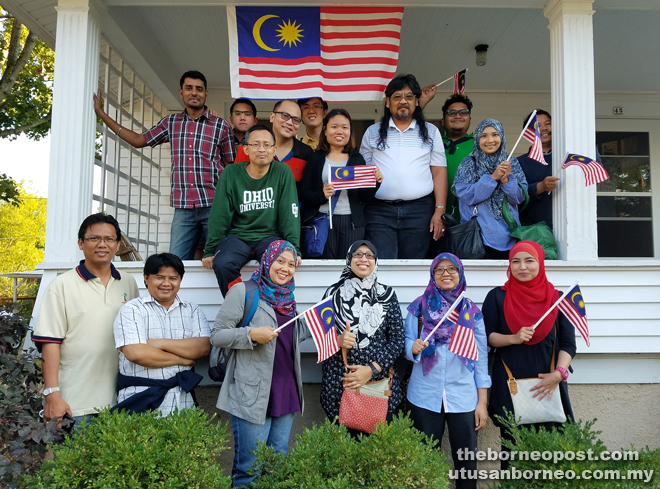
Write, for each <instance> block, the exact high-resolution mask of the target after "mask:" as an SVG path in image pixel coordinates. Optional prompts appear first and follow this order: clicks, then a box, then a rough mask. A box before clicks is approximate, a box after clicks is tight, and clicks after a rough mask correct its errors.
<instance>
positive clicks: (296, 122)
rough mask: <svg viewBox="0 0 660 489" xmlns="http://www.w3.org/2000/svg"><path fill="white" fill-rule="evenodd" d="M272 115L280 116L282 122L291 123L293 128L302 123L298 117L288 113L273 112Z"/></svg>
mask: <svg viewBox="0 0 660 489" xmlns="http://www.w3.org/2000/svg"><path fill="white" fill-rule="evenodd" d="M273 114H280V117H281V118H282V120H283V121H284V122H286V121H291V122H292V123H293V125H294V126H299V125H300V123H301V122H302V119H301V118H300V117H295V116H293V115H291V114H289V113H288V112H273Z"/></svg>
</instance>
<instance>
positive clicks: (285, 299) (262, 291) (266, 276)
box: [250, 239, 298, 317]
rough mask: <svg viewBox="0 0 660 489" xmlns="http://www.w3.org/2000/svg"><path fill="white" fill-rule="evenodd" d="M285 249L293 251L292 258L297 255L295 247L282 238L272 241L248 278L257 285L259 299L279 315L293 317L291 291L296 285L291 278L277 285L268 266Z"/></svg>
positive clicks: (293, 306) (294, 312)
mask: <svg viewBox="0 0 660 489" xmlns="http://www.w3.org/2000/svg"><path fill="white" fill-rule="evenodd" d="M285 251H290V252H291V253H293V258H294V259H296V258H297V257H298V254H297V253H296V248H295V247H294V246H293V245H292V244H291V243H289V242H288V241H284V240H282V239H278V240H277V241H273V242H272V243H271V244H270V246H268V248H267V249H266V251H265V252H264V254H263V256H262V257H261V263H260V264H259V268H257V269H256V270H255V271H254V273H253V274H252V277H250V280H254V281H255V282H257V285H258V286H259V299H261V300H262V301H264V302H265V303H266V304H268V305H269V306H270V307H272V308H273V309H274V310H275V311H277V312H278V313H280V314H281V315H283V316H288V317H294V316H295V315H296V299H295V298H294V297H293V291H294V290H295V288H296V285H295V283H294V281H293V278H291V280H289V281H288V282H287V283H285V284H284V285H277V284H276V283H275V282H273V281H272V279H271V278H270V267H271V266H272V265H273V263H275V260H277V258H278V257H279V256H280V255H281V254H282V253H284V252H285Z"/></svg>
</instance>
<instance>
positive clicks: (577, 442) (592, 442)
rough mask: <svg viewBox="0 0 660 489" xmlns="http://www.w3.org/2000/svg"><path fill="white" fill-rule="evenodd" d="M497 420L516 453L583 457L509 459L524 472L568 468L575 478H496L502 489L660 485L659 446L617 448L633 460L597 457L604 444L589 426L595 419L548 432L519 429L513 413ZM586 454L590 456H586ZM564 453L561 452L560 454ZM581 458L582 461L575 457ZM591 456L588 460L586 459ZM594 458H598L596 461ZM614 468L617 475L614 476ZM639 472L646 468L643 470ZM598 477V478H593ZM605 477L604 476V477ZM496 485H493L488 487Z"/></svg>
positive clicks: (628, 488)
mask: <svg viewBox="0 0 660 489" xmlns="http://www.w3.org/2000/svg"><path fill="white" fill-rule="evenodd" d="M499 419H500V421H501V422H502V423H503V424H505V425H506V427H507V430H508V431H509V433H511V434H512V436H513V437H514V439H515V442H514V443H512V442H511V441H508V440H503V441H502V443H503V444H504V445H505V446H506V447H507V448H509V449H511V450H516V451H518V452H523V451H526V452H529V453H531V452H533V451H538V452H544V451H549V452H553V453H554V452H561V453H562V454H565V453H567V452H573V453H574V454H577V452H582V453H583V457H577V456H575V458H574V459H573V460H560V461H557V463H555V462H554V460H547V461H545V460H543V459H541V460H537V461H533V460H516V461H511V462H510V468H511V467H515V468H516V469H517V470H519V471H522V472H525V471H532V472H533V471H538V470H542V471H543V470H545V471H552V472H554V471H557V470H560V471H562V472H563V473H564V474H566V472H568V471H573V472H572V474H575V477H574V478H572V479H567V478H565V477H564V478H562V479H550V478H549V474H547V476H546V479H543V476H542V475H541V474H539V475H540V477H536V478H534V479H522V478H521V479H518V480H500V486H499V487H501V488H504V489H533V488H537V487H543V488H550V487H552V488H553V489H556V488H576V489H578V488H579V489H589V488H598V489H613V488H618V489H639V488H652V487H660V476H659V475H657V474H656V472H657V470H658V468H660V449H656V450H650V449H649V447H646V448H644V449H643V450H636V449H635V447H634V446H631V447H630V448H629V449H621V450H620V451H621V452H627V451H628V450H631V451H637V452H638V454H639V459H638V460H636V461H630V460H626V461H624V460H620V461H614V460H607V461H606V460H600V458H601V456H602V455H603V452H605V451H607V447H606V446H605V444H604V443H603V442H602V440H600V439H599V438H598V435H599V434H600V433H601V432H600V431H594V430H593V429H592V428H593V425H594V423H595V422H596V419H594V420H592V421H586V422H583V421H578V422H567V423H564V425H563V426H562V427H561V428H560V429H557V428H553V429H552V431H547V430H546V429H545V428H540V429H538V430H536V429H535V428H530V429H519V428H518V426H517V424H516V421H515V418H514V416H513V415H512V414H511V413H509V414H508V417H507V418H506V419H504V418H501V417H500V418H499ZM589 453H590V454H591V457H589ZM561 456H564V457H565V455H561ZM578 458H584V460H578ZM590 458H591V460H590ZM596 459H598V460H596ZM585 470H588V471H590V472H588V473H587V476H588V477H590V478H585V477H584V471H585ZM615 471H618V473H619V475H620V476H623V477H624V478H618V479H616V478H613V477H616V472H615ZM628 471H641V472H639V473H636V474H635V475H637V476H643V479H641V480H640V479H639V477H638V478H637V479H631V476H632V475H633V472H630V473H629V472H628ZM643 471H646V473H644V472H643ZM650 474H653V476H652V478H651V480H649V481H648V482H646V479H647V478H648V476H649V475H650ZM596 477H598V478H596ZM605 477H607V478H605ZM491 487H496V486H491Z"/></svg>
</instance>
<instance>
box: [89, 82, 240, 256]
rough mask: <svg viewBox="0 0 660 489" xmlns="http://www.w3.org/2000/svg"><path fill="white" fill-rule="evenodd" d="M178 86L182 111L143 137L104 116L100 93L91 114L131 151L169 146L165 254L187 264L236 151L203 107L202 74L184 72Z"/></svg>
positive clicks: (222, 124) (226, 130)
mask: <svg viewBox="0 0 660 489" xmlns="http://www.w3.org/2000/svg"><path fill="white" fill-rule="evenodd" d="M179 85H180V87H181V89H180V90H179V96H180V97H181V100H183V103H184V105H185V109H184V110H183V112H179V113H175V114H170V115H167V116H165V117H163V119H161V121H160V122H159V123H158V124H156V125H155V126H154V127H152V128H151V129H149V130H148V131H146V132H145V133H143V134H139V133H136V132H133V131H131V130H130V129H128V128H126V127H122V126H121V125H120V124H118V123H117V122H115V121H114V120H113V119H112V118H111V117H110V116H108V115H107V114H106V113H105V111H104V110H103V100H102V99H101V90H100V89H99V91H98V93H97V94H95V95H94V111H95V112H96V115H97V116H98V117H99V118H100V119H101V120H102V121H103V122H104V123H105V124H106V125H107V126H108V127H109V128H110V130H112V131H114V132H115V134H117V136H119V137H120V138H121V139H123V140H124V141H126V142H127V143H129V144H130V145H131V146H133V147H134V148H144V147H145V146H147V145H149V146H151V147H154V146H158V145H159V144H163V143H170V145H171V155H172V176H171V180H170V182H171V187H172V192H171V194H170V205H171V206H172V207H174V218H173V219H172V227H171V230H170V253H173V254H175V255H177V256H178V257H179V258H181V259H182V260H192V259H193V258H194V256H195V248H196V245H197V242H198V241H199V240H200V238H203V239H204V241H206V235H207V222H208V218H209V213H210V212H211V204H212V203H213V196H214V194H215V186H216V184H217V182H218V178H219V177H220V173H222V170H223V169H224V167H225V166H226V165H227V164H229V163H232V162H233V161H234V158H235V157H236V148H235V146H234V133H233V131H232V129H231V127H230V125H229V123H228V122H227V121H226V120H224V119H221V118H220V117H217V116H215V115H213V114H212V113H210V111H209V109H208V107H206V105H205V103H206V99H207V98H208V94H209V93H208V90H207V89H206V78H205V77H204V75H203V74H202V73H200V72H199V71H187V72H186V73H184V74H183V75H182V76H181V80H180V81H179Z"/></svg>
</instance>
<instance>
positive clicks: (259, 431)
mask: <svg viewBox="0 0 660 489" xmlns="http://www.w3.org/2000/svg"><path fill="white" fill-rule="evenodd" d="M292 424H293V413H291V414H285V415H284V416H279V417H276V418H274V417H271V416H266V422H265V423H264V424H255V423H250V422H249V421H245V420H244V419H242V418H239V417H237V416H234V415H233V414H232V416H231V425H232V428H233V430H234V465H233V467H232V469H231V476H232V478H233V483H232V486H233V487H243V486H245V487H251V484H252V482H253V481H254V480H255V479H256V478H257V476H256V475H248V471H249V470H250V467H252V464H253V463H254V462H255V461H256V459H257V457H256V455H255V454H254V451H255V450H256V449H257V442H259V441H263V442H265V443H266V444H267V445H268V446H270V447H273V448H274V449H275V451H276V452H280V453H283V454H285V455H286V452H287V449H288V448H289V435H290V434H291V425H292Z"/></svg>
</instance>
